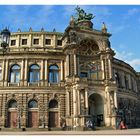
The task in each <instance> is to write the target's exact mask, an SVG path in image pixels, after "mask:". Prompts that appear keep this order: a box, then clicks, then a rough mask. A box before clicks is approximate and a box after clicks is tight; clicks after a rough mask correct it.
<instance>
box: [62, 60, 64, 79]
mask: <svg viewBox="0 0 140 140" xmlns="http://www.w3.org/2000/svg"><path fill="white" fill-rule="evenodd" d="M63 74H64V65H63V60H61V81H63V80H64V78H63V77H64V76H63Z"/></svg>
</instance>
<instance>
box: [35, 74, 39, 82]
mask: <svg viewBox="0 0 140 140" xmlns="http://www.w3.org/2000/svg"><path fill="white" fill-rule="evenodd" d="M35 74H36V82H38V81H39V72H36V73H35Z"/></svg>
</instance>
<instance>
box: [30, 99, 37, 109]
mask: <svg viewBox="0 0 140 140" xmlns="http://www.w3.org/2000/svg"><path fill="white" fill-rule="evenodd" d="M28 107H29V108H37V107H38V103H37V101H36V100H31V101H30V102H29V104H28Z"/></svg>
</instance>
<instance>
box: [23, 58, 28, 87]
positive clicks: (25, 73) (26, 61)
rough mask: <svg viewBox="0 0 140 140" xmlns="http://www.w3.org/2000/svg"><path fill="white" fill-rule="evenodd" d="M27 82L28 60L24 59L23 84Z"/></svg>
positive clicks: (25, 84)
mask: <svg viewBox="0 0 140 140" xmlns="http://www.w3.org/2000/svg"><path fill="white" fill-rule="evenodd" d="M27 83H28V60H27V59H25V72H24V86H27Z"/></svg>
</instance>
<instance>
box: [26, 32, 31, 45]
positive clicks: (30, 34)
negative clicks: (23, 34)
mask: <svg viewBox="0 0 140 140" xmlns="http://www.w3.org/2000/svg"><path fill="white" fill-rule="evenodd" d="M27 43H28V42H27ZM28 45H29V47H31V46H32V34H30V35H29V44H28Z"/></svg>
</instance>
